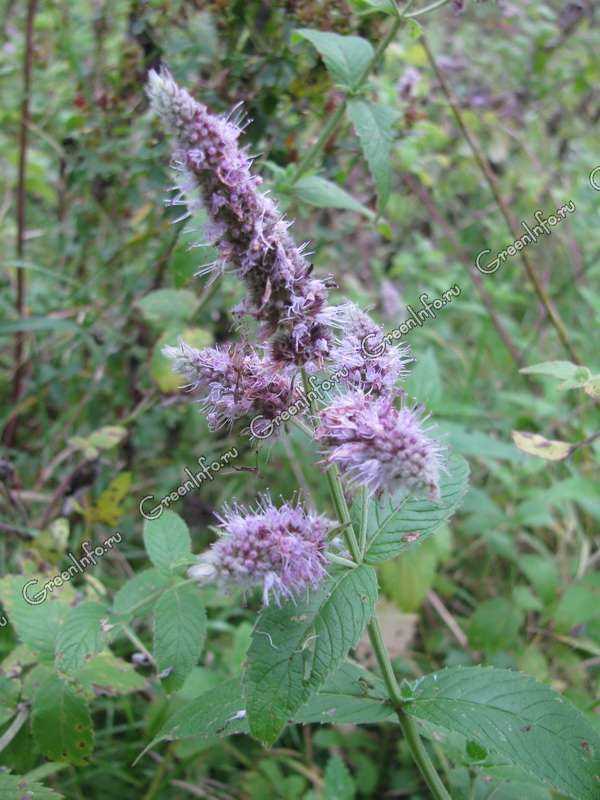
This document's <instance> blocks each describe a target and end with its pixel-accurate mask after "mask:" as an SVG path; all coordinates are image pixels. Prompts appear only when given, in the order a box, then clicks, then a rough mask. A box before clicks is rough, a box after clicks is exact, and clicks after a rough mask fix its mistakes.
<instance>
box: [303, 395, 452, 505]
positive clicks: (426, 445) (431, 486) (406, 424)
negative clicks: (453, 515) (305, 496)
mask: <svg viewBox="0 0 600 800" xmlns="http://www.w3.org/2000/svg"><path fill="white" fill-rule="evenodd" d="M319 417H320V419H319V426H318V428H317V430H316V434H315V435H316V438H317V440H318V441H320V442H321V443H322V444H323V445H324V447H325V463H326V464H328V465H330V464H337V465H338V467H339V468H340V471H341V472H342V474H343V475H345V477H346V478H347V479H348V480H349V481H350V482H351V483H353V484H356V485H359V486H366V487H367V488H368V489H369V490H370V491H372V492H374V493H375V494H381V493H382V492H383V491H384V490H385V491H387V492H389V493H390V494H393V493H394V492H396V491H397V490H399V489H402V490H404V491H408V492H411V493H415V492H417V493H418V492H422V491H425V492H426V493H427V494H428V496H429V497H430V498H431V499H432V500H437V499H439V473H440V469H441V467H442V453H443V448H442V447H441V445H440V444H439V443H438V442H436V441H435V440H433V439H430V438H429V437H428V436H427V435H426V430H425V429H424V428H423V422H424V418H423V417H422V412H421V409H419V408H408V407H406V406H404V407H402V408H400V409H397V408H395V406H394V403H393V400H392V398H391V397H389V396H383V397H379V398H374V397H372V396H369V395H365V394H364V393H363V392H361V391H356V392H352V393H351V394H348V395H345V396H343V397H339V398H338V399H337V400H335V401H334V402H333V403H332V404H331V405H329V406H328V407H327V408H325V409H323V410H322V411H321V412H320V415H319Z"/></svg>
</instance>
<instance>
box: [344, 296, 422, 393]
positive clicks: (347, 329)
mask: <svg viewBox="0 0 600 800" xmlns="http://www.w3.org/2000/svg"><path fill="white" fill-rule="evenodd" d="M337 324H338V325H339V327H340V328H341V329H342V331H343V337H342V338H340V339H338V340H337V341H336V342H335V344H334V346H333V347H332V348H331V351H330V360H331V362H332V364H335V365H336V367H346V368H347V369H348V375H347V377H346V379H345V381H344V383H345V384H346V385H347V386H349V387H350V388H351V389H362V390H363V391H364V392H365V393H368V392H371V393H373V394H377V395H379V394H384V393H386V392H392V391H393V390H394V387H395V385H396V383H397V381H398V380H399V379H400V378H403V377H404V376H405V375H406V374H407V372H408V370H407V368H406V366H407V364H408V363H409V362H410V361H412V358H411V356H410V349H409V347H408V345H406V344H402V345H399V346H394V345H392V344H389V343H388V342H387V341H385V339H384V335H383V332H382V331H381V328H380V327H379V326H378V325H376V324H375V322H374V321H373V320H372V319H371V317H370V316H369V315H368V314H365V313H364V311H361V310H360V308H358V306H356V305H354V303H348V304H347V305H345V306H341V307H340V309H339V312H338V320H337Z"/></svg>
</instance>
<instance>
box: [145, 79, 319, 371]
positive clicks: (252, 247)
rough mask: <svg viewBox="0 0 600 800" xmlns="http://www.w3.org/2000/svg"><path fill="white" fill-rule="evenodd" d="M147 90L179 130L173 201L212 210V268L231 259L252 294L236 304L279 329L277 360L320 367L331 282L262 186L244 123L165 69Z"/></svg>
mask: <svg viewBox="0 0 600 800" xmlns="http://www.w3.org/2000/svg"><path fill="white" fill-rule="evenodd" d="M148 94H149V97H150V101H151V105H152V108H153V109H154V110H155V112H157V113H158V114H159V115H160V117H161V118H162V120H163V121H164V122H165V124H166V125H167V126H168V127H169V128H170V130H171V131H172V132H173V133H174V134H175V138H176V142H177V145H176V149H175V152H174V162H175V165H176V168H177V169H178V171H179V180H178V187H177V188H178V189H179V196H178V198H177V199H176V201H175V202H176V203H178V204H185V205H186V206H187V208H188V211H189V212H190V214H191V213H193V212H195V211H196V210H197V208H198V206H199V205H202V206H203V207H204V209H205V210H206V212H207V214H208V217H209V224H208V227H207V231H206V233H207V234H209V236H210V238H211V241H212V243H214V244H215V245H216V246H217V247H218V250H219V259H218V260H217V262H216V263H215V264H214V265H208V266H210V267H213V266H214V267H216V268H217V269H224V268H225V266H226V265H227V264H231V265H233V266H234V268H235V269H236V271H237V272H238V274H239V276H240V277H241V278H242V279H243V280H244V281H245V283H246V285H247V287H248V297H247V298H246V300H245V301H244V303H243V304H242V306H241V307H240V308H239V309H238V310H239V311H240V312H243V313H248V314H251V315H252V316H253V317H255V318H256V319H257V320H258V321H259V322H260V323H261V334H262V335H263V337H264V338H266V337H268V336H271V335H273V334H274V333H275V332H277V337H276V343H275V344H274V346H273V356H274V357H275V358H277V359H278V360H280V361H283V362H284V363H292V364H296V365H302V364H305V363H308V364H310V363H315V364H317V365H320V364H321V363H322V360H323V355H324V354H325V353H326V352H327V350H328V341H329V337H330V332H329V329H328V326H327V320H328V308H327V294H328V292H327V283H326V282H324V281H321V280H318V279H316V278H312V277H311V275H310V273H311V270H312V266H311V264H310V263H309V261H308V260H307V259H306V258H305V256H304V255H303V253H302V248H301V247H297V246H296V244H295V243H294V240H293V239H292V237H291V236H290V235H289V233H288V228H289V226H290V224H291V223H289V222H287V221H286V220H285V219H284V218H283V215H282V214H281V213H280V212H279V211H278V209H277V207H276V206H275V204H274V203H273V201H272V200H271V199H270V198H268V197H267V196H266V195H264V194H263V193H262V192H260V191H259V190H258V186H259V185H260V183H261V178H260V177H259V176H257V175H253V174H252V173H251V171H250V165H251V161H250V159H249V157H248V155H247V154H246V153H245V152H244V151H243V150H242V149H241V148H240V146H239V144H238V141H237V140H238V137H239V135H240V133H241V131H242V128H241V127H240V126H239V125H238V124H236V123H235V122H234V121H232V120H231V119H225V118H223V117H218V116H216V115H214V114H211V113H210V112H209V111H208V109H207V108H206V106H204V105H202V103H198V102H196V101H195V100H194V99H193V97H191V95H190V94H188V92H186V90H185V89H182V88H180V87H179V86H178V85H177V84H176V83H175V81H174V80H173V78H172V77H171V76H170V74H169V73H168V72H167V71H164V70H163V71H162V72H161V73H160V74H158V73H156V72H154V71H151V72H150V74H149V79H148ZM199 200H200V201H201V202H199Z"/></svg>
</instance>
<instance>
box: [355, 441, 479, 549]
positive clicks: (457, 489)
mask: <svg viewBox="0 0 600 800" xmlns="http://www.w3.org/2000/svg"><path fill="white" fill-rule="evenodd" d="M468 486H469V465H468V464H467V462H466V461H465V460H464V458H462V457H461V456H459V455H456V454H455V455H453V456H452V457H451V458H450V460H449V463H448V474H447V475H444V476H443V477H442V481H441V484H440V495H441V499H440V502H439V503H434V502H432V501H429V500H415V499H411V500H403V501H402V502H400V503H396V502H395V501H394V499H393V498H384V499H383V500H381V501H379V502H377V501H374V500H371V502H370V503H369V513H368V518H367V541H368V547H367V552H366V556H365V561H366V562H367V563H369V564H377V563H379V562H381V561H387V560H388V559H389V558H393V557H394V556H396V555H398V553H402V552H403V551H404V550H407V549H408V548H410V547H413V546H415V545H416V544H418V543H421V542H422V541H424V539H426V538H427V537H428V536H431V534H432V533H434V532H435V530H436V529H437V528H438V527H439V526H440V525H441V524H442V522H444V521H445V520H447V519H449V518H450V517H451V516H452V514H454V512H455V511H456V509H457V508H458V507H459V505H460V503H461V502H462V499H463V497H464V495H465V493H466V491H467V488H468ZM362 503H363V498H362V495H358V496H357V498H356V500H355V501H354V503H353V504H352V508H351V514H352V518H353V520H354V522H355V525H357V526H360V524H361V519H362Z"/></svg>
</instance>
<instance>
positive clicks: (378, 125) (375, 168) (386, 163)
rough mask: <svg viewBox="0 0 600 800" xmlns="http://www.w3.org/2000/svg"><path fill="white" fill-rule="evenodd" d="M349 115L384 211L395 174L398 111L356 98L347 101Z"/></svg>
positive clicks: (380, 205)
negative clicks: (393, 154)
mask: <svg viewBox="0 0 600 800" xmlns="http://www.w3.org/2000/svg"><path fill="white" fill-rule="evenodd" d="M348 116H349V117H350V119H351V121H352V125H353V126H354V130H355V131H356V135H357V136H358V139H359V141H360V146H361V148H362V151H363V154H364V156H365V158H366V160H367V164H368V165H369V170H370V172H371V175H372V176H373V180H374V181H375V186H376V187H377V195H378V198H379V210H380V211H381V210H382V209H383V208H384V207H385V205H386V203H387V201H388V198H389V196H390V186H391V175H392V169H391V163H390V151H391V147H392V141H393V137H394V133H393V125H394V122H395V120H396V118H397V114H396V112H395V111H394V110H393V109H391V108H389V107H388V106H381V105H375V104H374V103H371V102H369V101H368V100H358V99H356V100H350V101H349V102H348Z"/></svg>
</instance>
